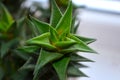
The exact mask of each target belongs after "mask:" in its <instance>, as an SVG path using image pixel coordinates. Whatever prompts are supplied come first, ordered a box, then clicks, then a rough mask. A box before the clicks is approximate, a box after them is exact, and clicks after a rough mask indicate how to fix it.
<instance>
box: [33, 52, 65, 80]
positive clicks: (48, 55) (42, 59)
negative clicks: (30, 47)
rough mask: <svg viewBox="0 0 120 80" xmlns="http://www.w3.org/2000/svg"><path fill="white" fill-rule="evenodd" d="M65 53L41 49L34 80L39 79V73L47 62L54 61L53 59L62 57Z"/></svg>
mask: <svg viewBox="0 0 120 80" xmlns="http://www.w3.org/2000/svg"><path fill="white" fill-rule="evenodd" d="M62 56H63V55H62V54H59V53H54V52H48V51H45V50H41V52H40V55H39V58H38V60H37V64H36V66H35V70H34V79H33V80H38V78H39V73H40V70H41V68H42V67H44V66H45V65H46V64H48V63H49V62H52V61H53V60H56V59H59V58H61V57H62Z"/></svg>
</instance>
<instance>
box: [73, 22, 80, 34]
mask: <svg viewBox="0 0 120 80" xmlns="http://www.w3.org/2000/svg"><path fill="white" fill-rule="evenodd" d="M79 25H80V21H79V22H78V23H77V24H76V25H75V26H74V32H73V33H76V32H77V30H78V27H79Z"/></svg>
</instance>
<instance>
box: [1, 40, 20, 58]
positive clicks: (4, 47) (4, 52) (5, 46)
mask: <svg viewBox="0 0 120 80" xmlns="http://www.w3.org/2000/svg"><path fill="white" fill-rule="evenodd" d="M17 42H18V39H17V38H16V39H13V40H11V41H9V42H8V43H2V45H1V49H0V53H1V54H0V57H1V58H3V57H4V56H5V55H7V53H8V51H9V49H10V48H11V47H12V46H13V45H14V44H16V43H17Z"/></svg>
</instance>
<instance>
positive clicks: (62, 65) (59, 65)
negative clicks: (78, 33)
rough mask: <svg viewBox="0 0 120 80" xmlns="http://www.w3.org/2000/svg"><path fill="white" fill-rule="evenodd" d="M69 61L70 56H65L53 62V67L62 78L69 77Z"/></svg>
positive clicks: (62, 79) (61, 79) (63, 79)
mask: <svg viewBox="0 0 120 80" xmlns="http://www.w3.org/2000/svg"><path fill="white" fill-rule="evenodd" d="M69 61H70V58H68V57H65V58H63V59H61V60H59V61H56V62H55V63H53V67H54V69H55V70H56V72H57V74H58V77H59V79H60V80H66V79H67V75H66V73H67V67H68V64H69Z"/></svg>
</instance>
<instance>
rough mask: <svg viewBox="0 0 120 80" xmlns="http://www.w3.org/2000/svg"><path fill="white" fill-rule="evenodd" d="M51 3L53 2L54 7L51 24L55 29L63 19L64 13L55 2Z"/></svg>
mask: <svg viewBox="0 0 120 80" xmlns="http://www.w3.org/2000/svg"><path fill="white" fill-rule="evenodd" d="M50 1H51V5H52V11H51V12H52V13H51V20H50V24H51V26H53V27H54V28H55V27H56V25H57V24H58V22H59V20H60V18H61V17H62V13H61V11H60V9H59V8H58V6H57V5H56V3H55V0H50Z"/></svg>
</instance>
